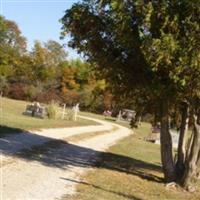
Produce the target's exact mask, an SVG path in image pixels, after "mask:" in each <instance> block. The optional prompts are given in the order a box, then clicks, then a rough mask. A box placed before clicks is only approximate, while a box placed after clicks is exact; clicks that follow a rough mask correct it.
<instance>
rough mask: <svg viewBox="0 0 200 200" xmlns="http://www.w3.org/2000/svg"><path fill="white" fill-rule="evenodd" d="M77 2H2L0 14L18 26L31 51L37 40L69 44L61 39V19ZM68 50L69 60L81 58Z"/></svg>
mask: <svg viewBox="0 0 200 200" xmlns="http://www.w3.org/2000/svg"><path fill="white" fill-rule="evenodd" d="M76 2H78V0H0V14H1V15H3V16H4V17H5V18H6V19H9V20H12V21H15V22H16V23H17V24H18V26H19V28H20V30H21V32H22V35H23V36H25V37H26V38H27V42H28V49H29V50H31V48H32V47H33V44H34V41H35V40H40V41H42V42H46V41H47V40H49V39H53V40H56V41H58V42H60V43H61V44H63V43H65V44H66V43H67V39H65V40H64V41H63V40H60V39H59V37H60V31H61V26H62V24H61V23H60V22H59V19H61V18H62V16H63V15H64V11H65V10H66V9H68V8H70V7H71V6H72V5H73V3H76ZM66 50H67V51H68V53H69V58H77V57H79V55H78V54H77V53H76V52H75V51H74V50H72V49H70V48H69V47H66Z"/></svg>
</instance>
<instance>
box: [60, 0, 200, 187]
mask: <svg viewBox="0 0 200 200" xmlns="http://www.w3.org/2000/svg"><path fill="white" fill-rule="evenodd" d="M62 23H63V28H62V30H63V32H62V34H63V37H64V36H65V35H66V34H69V35H70V37H71V40H70V42H69V45H70V46H71V47H72V48H75V49H76V50H77V51H78V52H80V53H84V55H85V58H86V59H87V60H88V61H89V62H91V63H94V64H93V66H94V68H95V70H97V71H99V72H100V74H101V75H102V76H103V77H104V78H106V80H107V81H109V83H110V84H111V85H112V88H113V89H114V90H115V91H122V92H123V93H124V94H127V95H132V96H133V98H136V99H137V98H138V99H143V100H142V101H143V102H145V103H146V104H150V103H152V101H154V103H153V104H154V106H153V107H154V110H153V111H152V110H151V112H153V113H156V115H157V116H159V121H160V122H161V157H162V165H163V172H164V175H165V179H166V181H167V182H170V181H174V180H177V181H178V182H180V183H181V184H182V185H184V186H185V187H188V186H189V185H190V184H191V180H192V179H193V178H194V177H195V176H196V175H194V174H196V173H197V168H198V167H199V166H198V164H197V163H199V160H200V156H198V155H200V141H199V138H200V131H199V126H200V122H199V120H197V119H200V117H198V116H199V114H200V112H199V108H198V106H197V105H199V103H198V102H199V91H200V81H199V80H200V43H199V41H200V1H198V0H195V1H189V0H178V1H174V0H166V1H156V0H155V1H140V0H135V1H132V0H124V1H117V0H83V1H81V2H80V3H76V4H74V5H73V6H72V8H70V9H68V10H66V13H65V15H64V16H63V18H62ZM134 94H137V96H134ZM136 102H141V100H140V101H136ZM183 103H185V104H186V106H187V107H189V109H190V111H191V112H190V115H189V116H190V118H192V119H193V120H191V121H192V124H193V126H192V127H193V134H194V138H193V139H192V138H191V140H190V142H191V144H192V145H191V146H190V147H186V146H184V144H185V142H183V140H185V131H180V135H182V136H183V137H180V140H179V142H180V145H179V146H180V149H179V151H178V157H179V155H180V154H183V151H182V150H183V149H184V152H185V151H187V155H188V157H187V156H186V155H185V156H184V159H183V160H182V161H181V167H180V163H179V162H180V160H178V161H177V163H175V162H174V158H173V151H172V139H171V135H170V132H169V117H170V115H172V114H173V112H174V108H175V107H181V106H182V104H183ZM143 106H146V105H143ZM146 107H148V106H146ZM186 110H187V109H186ZM186 118H187V117H186ZM186 118H184V114H183V115H182V122H183V126H181V127H182V130H185V128H184V126H186V121H187V120H186ZM181 151H182V152H181ZM177 166H179V167H177ZM191 166H192V167H191ZM180 171H181V172H180ZM178 174H179V175H178ZM180 174H181V175H180ZM192 176H193V177H192Z"/></svg>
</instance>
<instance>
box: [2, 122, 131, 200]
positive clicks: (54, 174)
mask: <svg viewBox="0 0 200 200" xmlns="http://www.w3.org/2000/svg"><path fill="white" fill-rule="evenodd" d="M97 121H98V122H100V123H101V124H102V125H100V126H88V127H87V128H86V127H84V128H83V127H81V129H82V130H81V129H80V130H79V127H78V128H77V129H75V128H74V131H72V129H65V130H63V129H54V130H53V129H51V131H50V132H51V134H50V135H49V134H48V133H50V132H48V131H49V130H43V131H42V132H38V133H34V134H33V133H28V134H31V137H30V138H29V139H28V138H26V140H25V141H29V142H27V144H26V145H28V144H29V146H30V145H32V146H33V145H34V146H35V145H40V146H36V147H37V148H36V147H35V148H32V149H27V148H26V147H24V146H23V148H20V147H19V146H20V144H22V143H23V141H20V140H19V139H16V138H15V139H14V141H13V140H11V138H10V139H8V138H5V140H7V141H6V144H7V143H9V142H8V141H9V140H10V141H12V142H11V144H15V148H11V150H10V151H9V150H7V151H8V152H6V147H5V144H4V143H3V141H0V149H1V152H2V161H4V160H5V159H6V158H8V157H10V155H11V156H12V159H15V162H13V163H11V164H8V165H5V166H3V165H2V167H1V174H2V176H1V183H2V184H1V187H0V192H1V200H8V199H10V200H11V199H12V200H16V199H19V200H25V199H26V200H51V199H52V200H53V199H60V198H61V197H62V196H63V195H65V194H72V193H73V192H74V191H75V182H72V181H70V180H73V179H74V178H76V180H77V179H78V177H80V175H81V174H82V173H85V172H86V171H87V170H89V169H92V167H93V166H94V164H95V163H96V162H97V160H98V158H99V155H100V153H102V151H105V150H106V149H107V148H108V147H109V146H111V145H113V144H114V143H115V142H116V141H117V140H119V139H121V138H123V137H125V136H127V135H129V134H130V130H129V129H127V128H125V127H121V126H118V125H114V124H112V123H109V122H104V121H101V120H97ZM113 127H117V130H116V128H115V131H113V132H109V133H108V134H104V135H99V136H97V137H92V138H90V139H86V140H84V141H79V142H76V143H68V142H67V141H66V140H65V141H64V140H58V139H63V138H66V134H67V135H68V136H69V135H70V134H71V135H73V134H80V133H81V134H84V133H88V132H93V131H97V130H100V129H101V130H102V131H105V130H108V131H109V130H111V129H112V128H113ZM69 130H70V131H69ZM78 130H79V131H78ZM72 132H73V134H72ZM47 136H48V137H47ZM13 137H17V136H13ZM19 137H22V136H19ZM33 138H34V139H35V140H34V139H33ZM36 138H37V139H36ZM21 139H22V138H21ZM31 139H33V141H34V142H32V143H31V141H30V140H31ZM41 140H42V142H41ZM16 141H17V142H16ZM37 141H40V142H37ZM4 142H5V141H4ZM1 143H2V144H4V148H1ZM26 145H25V146H26ZM11 146H12V145H11ZM34 146H33V147H34ZM22 150H23V151H22Z"/></svg>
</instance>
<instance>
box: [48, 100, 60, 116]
mask: <svg viewBox="0 0 200 200" xmlns="http://www.w3.org/2000/svg"><path fill="white" fill-rule="evenodd" d="M58 113H59V110H58V106H57V104H55V103H51V104H50V105H49V106H47V116H48V118H49V119H56V118H57V117H58Z"/></svg>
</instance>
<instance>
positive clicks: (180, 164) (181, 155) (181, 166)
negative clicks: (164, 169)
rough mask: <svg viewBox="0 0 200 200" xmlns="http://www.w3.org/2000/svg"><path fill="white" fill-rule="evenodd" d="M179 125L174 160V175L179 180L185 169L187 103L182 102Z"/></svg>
mask: <svg viewBox="0 0 200 200" xmlns="http://www.w3.org/2000/svg"><path fill="white" fill-rule="evenodd" d="M181 115H182V116H181V126H180V133H179V134H180V135H179V143H178V156H177V162H176V176H177V180H178V181H179V180H180V179H181V178H182V176H183V174H184V170H185V158H186V139H187V138H186V135H187V129H188V121H189V106H188V104H187V103H184V104H183V108H182V114H181Z"/></svg>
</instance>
